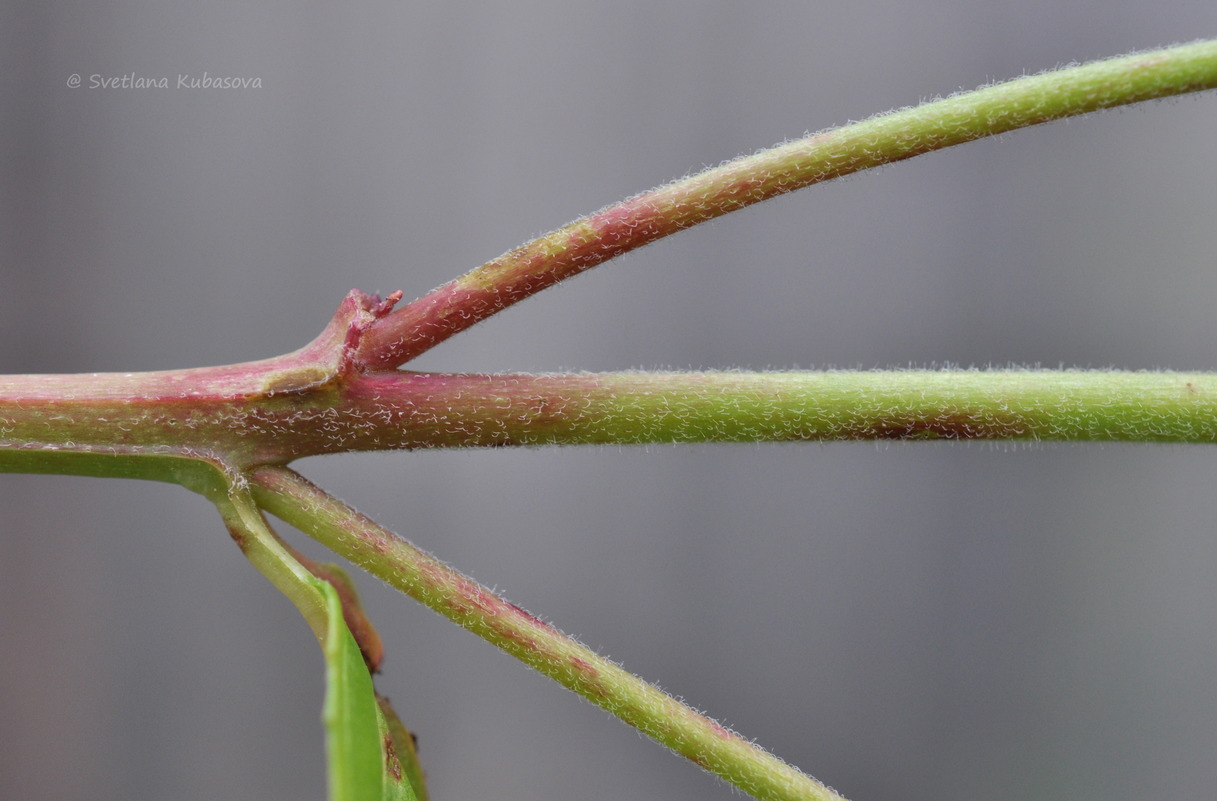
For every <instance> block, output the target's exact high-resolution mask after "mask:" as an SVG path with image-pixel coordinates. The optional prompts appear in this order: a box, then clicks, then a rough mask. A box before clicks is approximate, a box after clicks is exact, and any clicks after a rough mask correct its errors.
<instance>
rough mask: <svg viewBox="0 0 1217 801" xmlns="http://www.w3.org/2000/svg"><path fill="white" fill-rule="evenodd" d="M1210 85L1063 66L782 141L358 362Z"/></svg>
mask: <svg viewBox="0 0 1217 801" xmlns="http://www.w3.org/2000/svg"><path fill="white" fill-rule="evenodd" d="M1212 88H1217V41H1207V42H1199V43H1196V44H1191V45H1183V46H1177V47H1172V48H1168V49H1165V50H1158V51H1153V52H1146V53H1139V54H1135V55H1131V56H1124V57H1122V58H1115V59H1110V60H1107V61H1099V62H1094V63H1091V64H1086V65H1083V66H1077V67H1069V68H1066V69H1061V70H1058V71H1055V72H1049V73H1044V74H1041V75H1035V76H1031V77H1027V78H1021V79H1018V80H1014V81H1010V82H1009V83H1004V84H999V85H996V86H990V87H987V88H984V89H978V90H976V91H973V92H968V93H965V94H960V95H956V96H952V97H949V98H946V99H943V100H938V101H935V102H931V103H926V104H925V105H922V106H918V107H916V108H909V109H904V110H901V111H896V112H893V113H890V114H886V115H882V116H878V117H874V118H872V119H870V120H866V121H864V122H860V123H856V124H853V125H847V126H845V127H842V128H838V129H835V130H829V131H825V132H823V133H819V134H815V135H812V136H809V137H806V138H803V139H799V140H796V141H793V142H788V143H786V144H782V145H778V146H777V147H774V148H771V149H769V150H765V151H762V152H760V153H756V154H754V155H751V156H746V157H743V158H739V159H736V160H734V161H730V162H727V163H725V164H723V165H722V166H720V167H717V168H714V169H711V170H707V171H705V172H703V173H700V174H698V175H694V176H691V177H688V178H684V179H682V180H679V181H675V182H673V183H670V184H668V185H666V186H662V187H659V188H658V189H655V190H652V191H650V192H645V193H643V194H641V195H637V196H635V197H632V198H629V199H628V200H625V201H622V202H621V203H618V204H616V205H614V206H609V207H608V208H605V209H603V210H601V211H598V212H595V213H594V214H591V215H588V216H587V217H583V218H581V219H579V220H576V221H575V222H573V223H570V224H569V225H566V226H564V227H562V228H559V229H558V230H556V231H553V232H552V233H549V234H547V235H545V236H543V237H541V238H540V239H536V240H534V241H532V242H529V243H527V244H525V245H523V246H521V247H519V248H516V249H515V250H512V251H510V252H509V253H506V254H504V255H502V256H500V257H498V258H497V259H494V260H493V261H490V262H488V263H486V264H484V265H482V266H481V267H478V268H477V269H475V270H473V271H471V272H469V273H467V274H466V275H464V276H462V277H461V278H458V279H456V280H454V281H451V282H449V283H447V284H445V285H444V286H442V287H439V288H438V289H435V290H434V291H432V292H430V293H429V294H427V295H425V296H424V297H422V298H419V299H418V300H415V301H414V302H412V303H410V304H409V305H407V306H404V307H402V308H400V309H398V310H397V311H395V312H393V313H392V314H390V315H388V316H387V317H385V318H384V319H383V320H380V321H379V322H377V323H376V325H375V326H374V327H373V328H372V330H371V331H369V332H368V336H367V337H366V338H365V339H364V341H363V343H362V346H361V348H360V352H359V361H360V362H361V363H362V364H364V365H366V366H367V367H368V368H370V369H384V368H389V367H396V366H399V365H401V364H404V363H405V362H407V361H409V360H410V359H412V358H414V357H415V356H417V355H419V354H420V353H423V352H424V351H426V350H428V349H429V348H431V347H432V346H434V345H435V344H437V343H439V342H442V341H443V340H445V339H447V338H448V337H450V336H452V335H453V334H456V333H459V332H460V331H463V330H465V329H466V328H469V327H470V326H472V325H474V324H476V323H478V322H479V321H481V320H484V319H485V318H487V317H490V316H491V315H493V314H495V313H497V312H499V311H501V310H502V309H505V308H507V307H508V306H511V305H513V304H515V303H517V302H519V301H521V300H523V299H524V298H527V297H529V296H531V295H533V294H536V293H537V292H540V291H541V290H542V289H545V288H547V287H549V286H552V285H553V284H556V283H558V282H559V281H562V280H564V279H566V278H569V277H571V276H573V275H576V274H578V273H580V272H583V271H584V270H587V269H590V268H591V267H595V266H596V265H598V264H601V263H603V262H605V261H607V260H609V259H612V258H614V257H616V256H619V255H621V254H623V253H626V252H629V251H631V250H634V249H636V248H639V247H642V246H643V245H646V244H649V243H651V242H654V241H656V240H657V239H661V238H663V237H666V236H670V235H671V234H674V233H676V232H678V231H681V230H683V229H685V228H689V227H690V226H693V225H697V224H698V223H701V222H705V221H706V220H710V219H713V218H715V217H719V216H722V215H724V214H727V213H729V212H732V211H736V210H737V209H742V208H744V207H745V206H750V205H752V204H754V203H760V202H761V201H764V200H768V199H769V198H772V197H776V196H778V195H781V194H785V193H786V192H793V191H794V190H796V189H802V188H804V187H807V186H810V185H812V184H815V183H819V182H822V181H828V180H831V179H833V178H838V177H841V176H843V175H849V174H850V173H855V172H858V171H860V170H866V169H870V168H871V167H877V166H879V165H882V164H889V163H891V162H895V161H900V160H902V159H907V158H911V157H913V156H917V155H920V154H922V153H927V152H930V151H933V150H941V149H942V148H946V147H950V146H952V145H957V144H961V143H963V142H969V141H971V140H973V139H979V138H981V137H985V136H993V135H995V134H1001V133H1006V132H1008V131H1013V130H1015V129H1018V128H1025V127H1028V126H1032V125H1038V124H1040V123H1044V122H1048V121H1051V120H1057V119H1062V118H1065V117H1074V116H1078V115H1081V114H1087V113H1090V112H1093V111H1098V110H1100V109H1105V108H1112V107H1114V106H1120V105H1126V104H1129V103H1137V102H1141V101H1144V100H1151V99H1154V98H1160V97H1167V96H1171V95H1180V94H1184V93H1188V92H1197V91H1202V90H1205V89H1212Z"/></svg>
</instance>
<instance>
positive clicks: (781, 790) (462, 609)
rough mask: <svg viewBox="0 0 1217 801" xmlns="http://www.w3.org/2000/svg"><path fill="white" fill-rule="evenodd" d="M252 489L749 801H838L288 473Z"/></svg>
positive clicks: (325, 540) (266, 474)
mask: <svg viewBox="0 0 1217 801" xmlns="http://www.w3.org/2000/svg"><path fill="white" fill-rule="evenodd" d="M251 482H252V487H251V488H252V491H253V493H254V497H255V498H256V499H257V503H258V505H259V506H261V507H262V508H264V509H266V510H267V511H269V512H270V513H272V514H274V515H275V516H277V517H279V518H281V519H283V520H285V521H286V522H288V523H291V524H292V525H294V526H296V527H297V528H299V529H300V530H301V531H304V532H305V533H307V534H309V535H310V536H312V537H313V538H315V539H316V540H318V541H319V542H321V543H322V544H324V545H326V546H327V547H329V548H331V549H332V550H334V551H335V552H337V553H338V554H340V555H342V556H344V557H346V558H347V559H349V560H351V561H352V562H353V563H355V564H356V565H358V566H359V567H361V568H363V569H365V570H367V571H368V572H369V573H371V574H372V575H374V576H376V577H378V578H380V579H381V580H382V581H385V582H386V583H388V584H389V585H391V586H393V587H395V588H397V589H399V590H401V591H402V592H404V593H405V594H407V595H409V596H410V597H412V598H414V599H416V600H418V601H419V602H421V603H423V604H425V605H426V606H428V607H430V608H431V609H432V610H434V611H436V612H438V613H440V614H441V615H443V616H444V617H447V618H448V619H450V620H452V621H453V622H455V623H458V624H460V625H461V626H463V627H465V628H466V629H468V630H470V631H472V632H473V633H475V634H477V635H478V636H479V637H482V638H483V639H485V640H487V641H489V642H490V643H492V644H493V645H495V646H497V647H499V648H501V649H503V650H504V651H506V652H507V653H509V654H511V655H512V656H514V657H516V658H517V659H519V660H520V661H522V662H524V663H525V664H527V665H528V666H530V667H532V668H534V669H535V670H537V671H538V672H540V673H542V674H543V675H545V676H548V677H550V678H551V679H553V680H554V681H556V682H558V683H559V684H561V685H562V686H564V687H566V688H567V689H569V690H572V691H573V692H576V693H578V694H579V695H581V696H583V697H584V698H586V699H587V700H589V701H591V702H592V703H593V704H596V705H597V706H599V707H601V708H603V709H605V710H607V711H608V712H610V713H612V714H613V715H616V716H617V717H619V718H621V719H622V720H623V721H625V722H626V723H629V724H630V725H631V726H634V727H636V728H638V729H639V730H640V731H642V732H643V733H644V734H647V735H648V736H650V737H652V738H654V739H655V740H657V741H658V742H660V743H661V744H663V745H665V746H667V747H668V748H670V749H672V750H673V751H675V752H676V753H678V754H680V755H681V756H684V757H686V758H687V759H689V760H691V761H693V762H694V763H696V764H697V765H699V766H700V767H702V768H703V769H705V770H707V771H710V772H711V773H714V774H716V775H717V776H719V777H720V778H722V779H725V780H726V781H728V782H731V783H732V784H734V785H735V786H737V787H739V788H740V789H741V790H743V791H744V792H746V793H748V794H749V795H752V796H754V797H755V798H759V799H769V800H770V801H841V796H839V795H837V794H836V793H835V792H833V791H832V790H831V789H830V788H828V787H826V786H825V785H823V784H821V783H819V782H817V781H816V780H815V779H813V778H811V777H810V776H807V775H806V774H803V773H801V772H800V771H798V770H797V769H795V768H793V767H791V766H790V765H788V764H786V763H785V762H783V761H782V760H780V759H778V758H777V757H775V756H773V755H772V754H769V753H768V752H766V751H765V750H764V749H762V748H760V747H759V746H756V745H754V744H753V743H751V742H749V741H747V740H745V739H744V738H743V737H741V736H739V735H738V734H736V733H735V732H733V731H730V730H729V729H726V728H724V727H723V726H721V725H719V724H718V723H715V722H714V721H712V720H710V719H709V718H707V717H705V716H704V715H702V714H701V713H699V712H697V711H696V710H694V709H692V708H690V707H688V706H686V705H685V704H683V703H681V702H680V701H678V700H676V699H675V698H673V697H672V696H670V695H668V694H667V693H664V692H663V691H661V690H659V689H658V688H656V687H654V686H653V685H651V684H649V683H647V682H646V681H643V680H642V679H640V678H638V677H637V676H635V675H633V674H631V673H629V672H627V671H625V670H623V669H622V668H621V667H620V666H619V665H617V664H615V663H613V662H611V661H609V660H607V659H605V658H604V657H602V656H600V655H599V654H597V653H596V652H594V651H592V650H591V649H589V648H587V646H585V645H583V644H581V643H579V642H577V641H575V640H574V639H572V638H570V637H568V636H567V635H565V634H563V633H561V632H560V631H558V630H557V629H556V628H554V627H553V626H551V625H549V624H548V623H545V622H543V621H541V620H539V619H537V618H536V617H534V616H532V615H530V614H529V613H528V612H525V611H524V610H523V609H521V608H519V607H518V606H516V605H514V604H512V603H510V602H508V601H506V600H504V599H503V598H500V597H499V596H497V595H495V594H494V593H493V592H491V591H490V590H489V589H487V588H486V587H483V586H482V585H480V584H478V583H477V582H475V581H474V580H473V579H471V578H469V577H467V576H465V575H462V574H461V573H459V572H457V571H455V570H453V569H452V568H451V567H449V566H448V565H446V564H444V563H443V562H441V561H439V560H438V559H436V558H435V557H433V556H431V555H430V554H427V553H424V552H423V551H421V550H419V549H418V548H416V547H415V546H414V545H412V544H410V543H409V542H406V541H405V540H403V539H401V538H400V537H398V536H397V535H395V534H394V533H393V532H391V531H388V530H387V529H385V528H383V527H381V526H380V525H378V524H377V523H375V522H373V521H372V520H369V519H368V518H366V517H364V516H363V515H361V514H359V513H358V512H356V511H355V510H353V509H351V508H350V507H348V506H346V505H345V504H343V503H342V502H341V501H338V500H337V499H335V498H334V497H333V496H331V495H329V494H328V493H326V492H324V491H322V490H321V489H319V488H317V487H316V486H314V485H313V484H311V483H310V482H308V481H307V480H306V479H304V478H303V477H302V476H300V475H299V474H297V473H295V472H293V471H292V470H289V469H287V468H283V467H265V468H261V469H259V470H257V471H255V472H254V473H253V475H252V476H251Z"/></svg>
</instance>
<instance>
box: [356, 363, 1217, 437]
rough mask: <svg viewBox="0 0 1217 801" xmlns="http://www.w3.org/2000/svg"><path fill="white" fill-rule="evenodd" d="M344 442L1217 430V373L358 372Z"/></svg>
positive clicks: (1199, 433)
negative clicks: (564, 373) (494, 373)
mask: <svg viewBox="0 0 1217 801" xmlns="http://www.w3.org/2000/svg"><path fill="white" fill-rule="evenodd" d="M340 408H341V409H342V413H341V414H340V415H339V416H338V420H337V427H338V429H339V430H338V431H337V432H336V435H338V436H341V437H343V442H342V445H343V447H344V449H346V450H361V449H365V448H369V449H383V448H436V447H477V446H502V445H555V444H557V445H573V444H639V443H666V442H764V441H770V442H773V441H802V440H874V439H995V440H1090V441H1106V442H1120V441H1141V442H1214V441H1217V374H1212V373H1167V372H1156V373H1150V372H1119V371H1049V370H1043V371H1039V370H1035V371H1030V370H1020V371H988V370H985V371H978V370H968V371H964V370H949V371H930V370H911V371H891V370H885V371H867V372H860V371H839V372H838V371H830V372H784V373H744V372H709V373H644V372H637V373H586V374H581V375H580V374H574V375H455V374H437V375H430V374H421V373H387V374H386V373H381V374H371V375H365V376H361V377H359V378H358V379H356V380H354V381H353V382H352V384H351V386H350V387H348V389H347V390H346V392H345V395H344V400H343V402H342V404H341V407H340Z"/></svg>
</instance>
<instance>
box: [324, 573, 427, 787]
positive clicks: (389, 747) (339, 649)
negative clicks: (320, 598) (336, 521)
mask: <svg viewBox="0 0 1217 801" xmlns="http://www.w3.org/2000/svg"><path fill="white" fill-rule="evenodd" d="M318 584H320V585H323V586H320V587H318V589H320V590H321V591H322V592H323V593H324V594H325V596H326V611H327V613H328V616H329V627H328V632H327V636H326V638H325V647H324V649H323V650H324V651H325V709H324V713H323V715H322V717H323V720H324V722H325V734H326V754H327V759H328V761H329V783H330V796H329V797H330V801H382V799H383V801H416V797H415V795H414V790H413V788H412V787H411V786H410V782H409V779H408V777H407V776H406V775H405V771H403V769H402V765H401V761H400V760H399V759H398V757H397V749H396V747H395V746H394V744H393V738H392V736H391V735H390V733H389V726H388V723H387V721H386V720H385V717H384V715H383V714H382V713H381V710H380V706H379V704H377V702H376V692H375V690H374V689H373V687H372V677H371V675H369V673H368V669H367V666H366V665H365V664H364V661H363V656H362V654H360V652H359V646H358V645H357V644H356V643H355V638H354V637H353V636H351V632H350V631H349V630H348V629H347V626H346V623H345V622H344V621H343V617H342V602H341V601H340V600H339V599H338V593H337V591H335V590H334V588H333V587H332V586H331V585H330V584H328V583H326V582H324V581H319V582H318Z"/></svg>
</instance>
